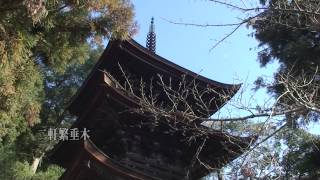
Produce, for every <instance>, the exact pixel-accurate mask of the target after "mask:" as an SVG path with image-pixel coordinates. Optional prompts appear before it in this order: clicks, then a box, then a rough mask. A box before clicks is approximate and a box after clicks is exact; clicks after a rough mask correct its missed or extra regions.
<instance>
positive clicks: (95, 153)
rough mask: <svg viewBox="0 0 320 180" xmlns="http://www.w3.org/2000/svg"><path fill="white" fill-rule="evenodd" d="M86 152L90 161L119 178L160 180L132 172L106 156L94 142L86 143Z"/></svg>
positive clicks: (87, 141)
mask: <svg viewBox="0 0 320 180" xmlns="http://www.w3.org/2000/svg"><path fill="white" fill-rule="evenodd" d="M84 150H85V151H86V152H87V153H88V156H89V158H90V160H92V161H93V162H95V163H97V164H99V165H100V166H102V167H103V168H104V170H105V171H107V172H110V173H112V174H116V175H118V176H119V177H123V178H130V179H132V180H146V179H150V180H160V179H158V178H154V177H151V176H149V175H146V174H143V173H140V172H138V171H134V170H131V169H129V168H127V167H125V166H122V165H121V164H119V163H117V162H116V161H114V160H112V159H111V158H110V157H109V156H107V155H106V154H104V153H103V152H102V151H101V150H100V149H99V148H98V147H97V146H96V145H95V144H94V143H93V142H92V141H90V140H86V141H84Z"/></svg>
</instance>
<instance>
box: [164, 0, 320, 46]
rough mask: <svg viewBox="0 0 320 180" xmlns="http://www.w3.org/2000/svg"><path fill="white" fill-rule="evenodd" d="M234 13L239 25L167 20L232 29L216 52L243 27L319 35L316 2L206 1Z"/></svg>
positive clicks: (219, 42)
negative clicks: (288, 30) (265, 27)
mask: <svg viewBox="0 0 320 180" xmlns="http://www.w3.org/2000/svg"><path fill="white" fill-rule="evenodd" d="M207 1H208V2H212V3H215V4H217V5H222V6H225V7H227V8H230V9H232V10H237V11H239V12H241V13H240V17H238V20H237V21H236V22H230V23H227V22H226V23H222V24H214V23H213V24H200V23H188V22H177V21H172V20H166V21H168V22H170V23H173V24H178V25H186V26H196V27H207V28H208V27H232V29H231V30H230V32H228V33H227V34H226V35H225V36H223V37H222V38H221V39H220V40H218V41H217V42H216V43H215V44H214V45H213V47H212V49H213V48H215V47H216V46H218V45H219V44H221V43H222V42H223V41H225V40H226V39H227V38H229V37H230V36H232V35H233V34H234V33H235V32H236V31H237V30H238V29H239V28H240V27H241V26H243V25H245V26H261V25H263V26H265V25H266V24H268V25H269V26H279V25H280V26H284V27H287V28H289V29H292V30H294V29H304V30H308V31H311V32H318V31H319V30H320V29H319V27H320V2H319V1H316V0H292V1H288V0H265V1H264V0H249V1H243V0H239V1H233V0H207Z"/></svg>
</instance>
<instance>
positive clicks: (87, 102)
mask: <svg viewBox="0 0 320 180" xmlns="http://www.w3.org/2000/svg"><path fill="white" fill-rule="evenodd" d="M119 65H121V67H122V68H119ZM124 70H125V71H126V72H127V73H128V74H130V75H131V76H133V77H135V78H137V79H144V80H145V81H146V82H147V84H148V83H149V84H150V81H149V80H150V78H153V77H157V76H159V75H161V76H162V77H164V78H167V79H169V78H170V82H172V88H175V87H177V86H178V84H179V82H180V81H181V77H182V76H183V77H185V79H186V81H192V80H195V81H196V82H197V84H198V87H199V89H200V90H201V89H205V88H207V87H211V88H215V90H216V92H224V93H229V96H230V97H232V96H233V95H234V94H235V93H236V92H237V90H238V89H239V85H228V84H223V83H219V82H217V81H213V80H210V79H208V78H205V77H203V76H201V75H199V74H196V73H194V72H192V71H190V70H188V69H185V68H183V67H181V66H179V65H176V64H174V63H172V62H171V61H169V60H167V59H165V58H163V57H161V56H158V55H157V54H156V53H155V33H154V24H153V20H152V24H151V27H150V32H149V35H148V40H147V48H145V47H143V46H141V45H140V44H138V43H137V42H136V41H134V40H132V39H129V40H123V41H120V40H113V41H110V42H109V43H108V46H107V47H106V49H105V51H104V52H103V54H102V56H101V58H100V59H99V61H98V62H97V64H96V65H95V67H94V68H93V69H92V71H91V73H90V74H89V76H88V77H87V79H86V80H85V82H84V83H83V85H82V86H81V87H80V89H79V90H78V92H77V93H76V95H75V96H74V98H73V99H72V102H71V103H70V105H69V106H68V110H69V112H70V113H71V114H73V115H75V116H76V117H77V120H76V121H75V122H74V123H73V125H72V127H71V129H72V128H77V129H84V128H85V129H87V130H89V131H88V133H89V135H90V138H89V139H86V140H83V139H81V140H79V141H60V142H59V143H58V144H57V145H56V147H55V148H54V150H53V153H52V155H51V156H50V158H51V160H52V161H53V162H54V163H56V164H59V165H60V166H62V167H64V168H66V171H65V173H64V174H63V175H62V176H61V177H60V179H61V180H131V179H132V180H183V179H199V178H201V177H204V176H206V175H208V174H209V173H210V172H211V171H212V170H213V169H212V168H214V169H219V168H221V167H223V166H224V165H226V163H228V162H230V161H232V160H234V159H235V158H237V157H238V156H239V155H240V154H241V153H243V151H244V149H245V148H247V146H248V144H249V143H250V141H251V140H252V138H249V137H236V136H232V135H230V134H227V133H225V132H223V131H221V130H214V129H210V130H208V132H209V133H208V135H207V136H208V138H207V140H206V143H205V145H204V146H203V147H202V149H201V153H199V154H198V157H199V158H200V159H202V160H203V162H204V163H205V164H208V165H210V167H211V169H210V168H207V167H205V166H204V165H203V164H202V163H199V162H198V161H194V157H195V154H196V153H197V151H198V148H199V146H200V145H201V141H197V140H195V141H191V142H190V141H186V140H185V139H186V138H185V136H186V134H188V133H189V131H188V130H186V131H187V132H186V131H184V132H181V131H172V130H171V129H170V124H166V123H159V124H157V125H156V126H154V125H150V124H153V123H150V122H152V121H153V119H152V118H151V119H150V117H146V116H144V115H141V114H137V113H132V112H131V111H130V109H134V108H137V107H139V103H138V102H137V101H136V99H135V98H134V97H132V96H130V95H129V94H128V93H126V92H125V91H123V90H121V89H119V88H118V87H117V86H116V83H114V82H113V81H114V79H116V80H117V81H118V82H119V83H120V84H121V83H122V84H123V83H124V82H125V79H124V77H123V72H122V71H124ZM111 77H112V78H111ZM153 86H154V87H153V88H154V89H155V91H157V92H158V96H157V100H158V101H159V102H161V104H164V105H165V104H170V102H169V99H168V97H167V96H166V95H165V94H164V93H162V91H161V87H160V86H159V85H157V84H154V85H153ZM209 99H210V100H212V99H216V100H215V101H212V102H210V110H209V111H208V112H206V113H203V112H202V111H201V110H199V108H198V107H197V106H192V108H193V109H194V111H195V112H198V116H199V117H203V119H205V118H208V117H210V116H211V115H212V114H214V113H215V112H216V111H218V110H219V108H221V107H222V106H223V105H224V104H225V103H226V101H227V99H225V98H224V99H221V98H219V93H211V94H207V95H206V96H205V99H204V101H209ZM187 101H188V102H189V103H190V104H195V103H194V101H195V100H194V99H193V98H188V99H187ZM196 124H197V126H198V127H202V128H207V127H205V126H203V125H202V121H201V120H199V121H197V122H196ZM151 126H152V127H151ZM190 131H191V130H190ZM230 139H231V140H230Z"/></svg>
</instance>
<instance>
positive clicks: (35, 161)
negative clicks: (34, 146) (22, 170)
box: [31, 154, 44, 174]
mask: <svg viewBox="0 0 320 180" xmlns="http://www.w3.org/2000/svg"><path fill="white" fill-rule="evenodd" d="M43 155H44V154H41V156H40V157H35V158H34V159H33V161H32V165H31V171H32V173H33V174H35V173H36V172H37V169H38V167H39V164H40V161H41V159H42V157H43Z"/></svg>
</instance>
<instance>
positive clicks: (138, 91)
mask: <svg viewBox="0 0 320 180" xmlns="http://www.w3.org/2000/svg"><path fill="white" fill-rule="evenodd" d="M119 69H120V71H121V72H122V76H123V79H124V80H123V81H122V82H120V81H118V80H116V79H115V78H114V77H113V76H112V75H111V74H110V73H108V72H105V71H103V72H104V74H105V76H106V78H107V79H108V82H109V84H110V85H111V86H113V87H116V88H117V89H119V90H121V91H122V92H123V93H125V94H126V95H128V96H130V97H131V98H133V99H135V101H136V102H137V103H138V105H139V106H138V107H136V108H132V109H130V111H131V112H133V113H137V114H140V115H143V116H147V117H150V118H151V119H153V123H154V124H155V125H157V124H158V123H159V122H163V123H167V124H168V125H169V126H170V128H171V130H172V131H180V132H192V133H191V134H189V135H188V136H186V138H187V140H188V141H193V140H201V142H202V143H200V144H201V145H199V147H198V151H197V153H196V154H195V157H194V160H195V161H197V162H198V163H200V164H202V165H203V166H205V167H206V168H208V169H211V170H217V169H215V168H213V167H210V165H208V164H206V163H205V162H204V161H202V160H201V159H200V158H198V156H199V154H200V153H201V151H202V148H203V147H204V145H205V143H206V140H207V138H208V134H209V133H210V131H212V130H219V131H221V132H224V133H225V134H226V135H228V134H229V135H230V137H231V138H230V142H232V141H233V140H232V138H233V137H234V136H231V135H240V136H243V135H247V136H258V139H256V140H255V141H252V142H251V144H250V147H249V149H243V154H242V155H241V156H240V158H239V159H238V160H236V161H235V162H233V163H234V166H233V168H235V167H237V170H234V171H233V172H230V173H229V175H230V174H231V175H233V176H238V175H239V174H240V175H242V176H246V177H254V178H263V177H265V178H266V177H268V176H269V175H270V176H272V177H280V176H281V175H282V173H283V172H282V169H281V168H279V167H280V165H279V164H280V162H279V159H277V157H276V156H275V154H274V153H272V152H266V151H264V152H265V153H267V154H264V155H263V156H262V155H261V152H262V151H261V149H263V148H266V146H268V143H270V142H271V143H272V139H273V138H274V137H275V136H276V135H277V134H278V133H280V132H283V131H286V129H288V128H291V127H292V125H293V122H290V121H286V122H283V121H281V120H279V119H280V118H281V117H284V116H285V117H288V116H296V115H301V114H305V115H306V116H308V115H310V116H311V115H314V114H315V113H317V114H319V113H320V111H319V109H320V106H319V105H320V103H319V102H320V100H319V96H318V94H319V75H320V74H319V72H318V68H316V70H315V72H314V73H313V74H309V75H307V74H303V75H301V76H299V78H296V76H295V78H294V80H293V78H292V74H291V73H293V72H287V73H285V74H280V75H279V76H278V77H277V80H275V81H274V82H270V83H264V85H265V86H267V87H274V86H281V87H283V88H285V91H284V93H283V94H281V95H279V96H278V98H277V99H273V100H270V99H266V100H265V102H264V103H263V104H260V105H256V104H255V105H254V106H252V104H250V102H249V103H246V102H244V101H246V100H245V99H244V95H243V94H244V93H245V92H246V91H249V90H248V88H242V89H241V90H240V91H239V92H238V94H237V96H236V97H235V98H232V97H231V95H232V92H231V91H235V90H236V89H232V90H230V91H229V92H225V91H217V89H215V88H212V87H210V86H207V87H206V88H204V89H203V88H200V87H199V84H198V83H197V79H196V78H195V79H193V80H187V78H186V76H182V77H181V78H180V82H179V83H178V84H179V85H178V86H176V87H175V86H174V85H173V83H172V81H173V80H172V79H171V78H170V77H164V76H162V75H160V74H159V75H158V76H157V77H153V78H152V79H150V80H143V79H134V78H130V77H131V76H130V74H129V73H127V72H125V71H124V70H123V68H122V67H121V66H120V65H119ZM154 86H158V87H160V89H161V93H162V94H165V97H166V99H167V100H168V102H169V104H166V105H164V104H163V103H161V102H159V101H158V99H159V98H158V97H159V92H156V89H155V88H154ZM208 93H209V94H210V93H213V94H216V95H217V96H215V98H213V97H212V99H207V98H208V96H207V94H208ZM190 97H192V98H193V100H194V101H189V100H188V98H190ZM216 97H219V98H221V99H216ZM251 98H254V95H252V96H251ZM230 99H231V100H230ZM219 100H222V101H224V102H226V101H229V103H228V105H229V106H232V107H233V108H236V109H237V110H240V111H241V114H242V116H237V115H235V113H232V112H230V114H228V115H227V116H226V115H224V116H218V117H213V116H210V112H212V111H211V108H212V106H211V104H212V102H213V101H219ZM271 101H272V103H270V102H271ZM288 101H290V102H291V103H290V105H288V104H289V103H288ZM190 102H192V104H191V103H190ZM292 102H293V103H292ZM195 106H196V108H194V107H195ZM195 109H200V112H201V113H202V114H201V113H200V114H199V112H196V111H195ZM206 113H208V114H206ZM203 115H208V116H207V117H206V116H203ZM198 122H202V125H205V126H200V125H199V123H198ZM208 127H209V128H208ZM267 142H268V143H267ZM261 164H263V165H261ZM258 166H262V167H259V170H257V167H258ZM275 174H277V175H278V176H276V175H275ZM220 175H221V174H220ZM222 175H223V174H222Z"/></svg>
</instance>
